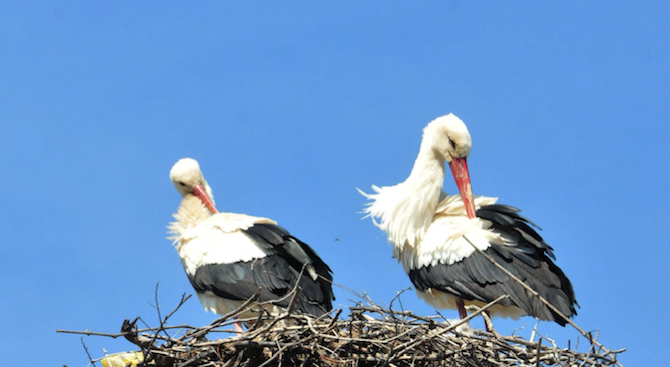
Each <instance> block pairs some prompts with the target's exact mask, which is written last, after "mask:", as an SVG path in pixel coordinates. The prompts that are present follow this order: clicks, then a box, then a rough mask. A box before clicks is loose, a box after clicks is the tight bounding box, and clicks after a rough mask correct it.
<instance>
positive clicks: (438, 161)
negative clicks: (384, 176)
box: [405, 146, 446, 219]
mask: <svg viewBox="0 0 670 367" xmlns="http://www.w3.org/2000/svg"><path fill="white" fill-rule="evenodd" d="M445 172H446V171H445V167H444V160H443V159H442V158H439V157H437V156H436V154H435V151H434V150H433V149H432V148H428V149H426V147H424V146H422V147H421V150H420V151H419V155H418V156H417V157H416V160H415V161H414V167H412V171H411V172H410V174H409V177H407V179H406V180H405V185H407V187H408V190H409V188H413V189H414V190H415V191H413V192H412V191H408V193H409V194H410V195H412V197H413V198H414V199H415V200H418V201H420V202H422V204H421V205H416V208H417V209H422V210H425V211H428V212H430V215H431V219H432V215H433V214H435V208H437V205H438V204H439V199H440V193H441V192H442V186H443V185H444V176H445Z"/></svg>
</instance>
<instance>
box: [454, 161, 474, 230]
mask: <svg viewBox="0 0 670 367" xmlns="http://www.w3.org/2000/svg"><path fill="white" fill-rule="evenodd" d="M449 167H450V168H451V173H452V174H453V175H454V180H456V185H457V186H458V191H460V192H461V198H462V199H463V204H465V211H466V212H467V213H468V218H470V219H472V218H474V217H475V198H474V197H473V196H472V185H471V184H470V172H469V171H468V162H467V160H466V158H452V159H451V162H450V163H449Z"/></svg>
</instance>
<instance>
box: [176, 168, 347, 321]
mask: <svg viewBox="0 0 670 367" xmlns="http://www.w3.org/2000/svg"><path fill="white" fill-rule="evenodd" d="M170 179H171V180H172V183H173V184H174V185H175V187H176V188H177V191H179V193H180V194H181V195H182V197H183V199H182V202H181V205H180V206H179V210H178V211H177V213H176V214H174V218H175V219H176V221H175V222H173V223H170V226H169V227H168V228H169V230H170V233H172V234H173V235H172V236H171V237H170V239H172V240H175V243H176V249H177V252H178V253H179V257H180V258H181V261H182V265H183V266H184V270H186V275H187V276H188V279H189V281H190V282H191V285H193V288H195V291H196V293H197V295H198V298H199V299H200V302H201V303H202V305H203V307H204V308H205V309H206V310H209V311H212V312H214V313H217V314H220V315H224V314H226V313H228V312H230V311H232V310H235V309H236V308H237V307H239V306H240V305H241V304H242V303H244V302H245V301H246V300H247V299H249V298H250V297H252V296H254V295H255V294H257V293H258V294H259V295H260V298H259V299H258V302H269V303H271V304H273V305H274V306H271V307H270V309H268V307H266V309H268V311H269V312H271V313H276V312H278V311H279V310H278V309H277V308H276V307H280V308H285V307H287V306H288V304H289V302H290V301H291V297H290V295H289V296H287V294H288V293H289V292H291V291H292V290H293V289H294V287H296V283H297V287H299V288H300V293H299V296H298V299H297V301H296V303H295V306H294V310H295V311H297V312H302V313H306V314H310V315H314V316H321V315H323V314H324V313H326V312H328V311H330V310H331V309H332V303H331V301H332V300H333V299H334V297H333V291H332V275H331V270H330V268H329V267H328V265H326V264H325V263H324V262H323V260H321V258H320V257H319V256H318V255H317V254H316V252H314V250H313V249H312V248H311V247H309V245H307V244H306V243H304V242H302V241H300V240H299V239H297V238H295V237H293V236H292V235H291V234H289V232H288V231H286V230H285V229H284V228H282V227H280V226H278V225H277V223H276V222H275V221H273V220H270V219H267V218H261V217H252V216H248V215H244V214H234V213H218V212H217V210H216V207H215V205H214V197H213V196H212V190H211V189H210V187H209V185H208V184H207V182H206V181H205V179H204V177H203V175H202V172H201V171H200V166H199V164H198V162H196V161H195V160H193V159H190V158H184V159H181V160H179V161H178V162H177V163H176V164H175V165H174V167H172V170H171V171H170ZM253 315H254V314H253V313H250V314H245V315H241V316H240V317H253ZM236 327H238V326H237V325H236Z"/></svg>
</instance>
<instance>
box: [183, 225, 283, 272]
mask: <svg viewBox="0 0 670 367" xmlns="http://www.w3.org/2000/svg"><path fill="white" fill-rule="evenodd" d="M255 223H270V224H276V223H275V222H274V221H272V220H270V219H267V218H260V217H252V216H248V215H243V214H233V213H219V214H215V215H213V216H211V217H210V218H209V219H207V220H205V221H204V222H202V223H200V224H198V225H197V226H195V227H192V228H188V229H187V230H186V231H185V232H184V233H183V235H182V236H181V238H180V239H179V240H178V243H177V246H176V249H177V252H178V253H179V257H181V260H182V265H183V266H184V269H185V270H186V272H187V273H188V274H189V275H194V274H195V271H196V269H197V268H198V267H200V266H202V265H206V264H230V263H234V262H238V261H251V260H253V259H258V258H261V257H264V256H266V255H268V254H270V253H273V252H272V251H270V250H266V249H263V248H261V247H259V246H258V245H257V244H256V241H254V240H253V239H252V238H251V237H249V236H248V235H247V234H246V233H244V232H243V230H246V229H247V228H249V227H251V226H253V225H254V224H255Z"/></svg>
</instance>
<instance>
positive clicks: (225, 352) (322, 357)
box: [58, 293, 623, 367]
mask: <svg viewBox="0 0 670 367" xmlns="http://www.w3.org/2000/svg"><path fill="white" fill-rule="evenodd" d="M296 294H297V293H294V294H293V295H292V296H293V300H295V299H296ZM189 297H190V296H188V297H182V300H181V302H180V303H179V305H178V306H177V307H176V308H175V309H174V311H172V312H171V313H170V314H169V315H167V316H166V317H165V318H159V319H161V320H162V322H161V323H160V325H159V326H157V327H153V328H144V329H139V328H138V327H137V326H136V323H137V320H138V319H135V320H134V321H130V320H125V321H124V322H123V325H122V328H121V333H118V334H105V333H95V332H90V331H83V332H80V331H67V330H58V331H59V332H66V333H77V334H86V335H99V336H106V337H114V338H116V337H120V336H123V337H125V338H126V339H127V340H128V341H129V342H131V343H132V344H134V345H136V346H138V347H139V348H140V350H139V351H137V352H130V353H121V354H116V355H110V356H106V357H103V358H100V359H98V360H97V361H101V362H102V364H103V366H105V367H116V366H135V365H138V366H143V365H154V366H170V367H177V366H178V367H196V366H200V367H205V366H207V367H214V366H217V367H218V366H254V367H266V366H267V367H274V366H338V367H344V366H398V367H399V366H611V365H618V366H621V364H620V363H619V362H618V361H617V356H618V353H620V352H622V351H623V350H619V351H610V350H609V349H607V348H605V347H603V346H602V345H601V344H599V343H598V342H597V341H596V340H595V338H593V337H592V336H591V335H590V334H588V333H586V334H585V336H586V337H587V340H589V341H590V348H589V350H588V351H587V352H578V351H577V350H576V349H577V348H575V349H574V350H571V349H570V348H567V349H566V348H559V347H557V346H556V344H555V343H554V342H553V341H552V340H550V339H547V338H545V339H544V340H543V339H542V338H540V339H539V340H537V341H528V340H524V339H523V338H521V337H519V336H503V335H500V334H498V333H497V332H495V330H492V332H485V331H481V330H468V329H466V328H464V326H467V325H464V324H465V323H466V322H467V321H468V320H469V319H471V318H472V317H475V316H478V315H481V316H485V315H486V314H485V313H483V311H484V310H485V309H486V308H488V307H490V306H491V305H493V304H495V302H497V301H499V300H500V299H498V300H496V301H494V302H491V303H490V304H489V305H487V306H486V307H483V308H481V309H478V310H476V311H475V312H472V313H471V314H470V316H468V318H466V319H463V320H460V321H458V322H454V321H453V320H452V322H450V321H449V320H447V319H445V318H443V317H442V316H441V315H437V316H431V317H423V316H419V315H415V314H413V313H412V312H411V311H402V310H400V311H398V310H392V309H391V308H390V307H389V308H386V307H383V306H380V305H378V304H375V303H374V302H372V301H371V300H370V299H369V298H367V297H365V301H364V302H359V303H357V304H356V305H354V306H351V307H349V308H348V311H349V316H348V317H341V316H342V314H343V310H342V309H338V310H333V311H332V312H331V313H329V314H327V315H324V316H322V317H318V318H315V317H311V316H308V315H301V314H295V313H293V312H292V307H290V306H289V308H288V309H287V310H286V311H285V312H284V313H283V314H281V315H275V316H272V315H269V314H268V313H267V312H264V311H262V310H260V309H259V307H258V303H257V302H255V301H256V300H255V299H253V298H252V299H250V300H248V301H247V302H246V303H245V304H244V305H242V306H241V307H240V308H238V309H237V310H235V311H233V312H231V313H230V314H228V315H225V316H223V317H220V318H219V319H217V320H215V321H214V322H213V323H211V324H210V325H208V326H204V327H192V326H188V325H179V326H168V324H167V322H168V320H169V318H170V316H171V315H172V314H174V312H176V311H177V310H178V309H179V307H180V306H181V305H182V304H183V303H184V302H185V301H186V300H187V299H188V298H189ZM501 298H503V297H501ZM391 304H393V302H391ZM251 309H253V310H256V311H260V313H259V314H258V317H257V318H254V319H239V320H238V319H236V318H235V317H236V315H239V314H243V313H245V311H249V310H251ZM485 319H487V317H485ZM236 321H237V322H242V323H244V324H245V325H247V330H246V331H245V332H243V333H236V332H235V331H234V330H233V329H232V325H233V323H234V322H236ZM487 321H488V320H487ZM222 333H232V334H233V335H234V336H230V337H225V335H224V334H222ZM87 353H88V351H87ZM89 358H90V356H89ZM95 362H96V361H95V360H93V359H91V363H93V364H95Z"/></svg>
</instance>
